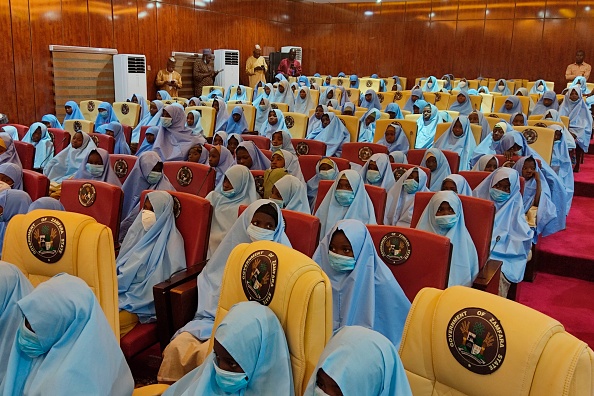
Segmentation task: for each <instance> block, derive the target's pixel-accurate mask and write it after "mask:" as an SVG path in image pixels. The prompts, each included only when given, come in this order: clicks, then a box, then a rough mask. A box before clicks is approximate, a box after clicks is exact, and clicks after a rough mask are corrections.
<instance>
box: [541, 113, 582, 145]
mask: <svg viewBox="0 0 594 396" xmlns="http://www.w3.org/2000/svg"><path fill="white" fill-rule="evenodd" d="M541 120H548V121H555V122H558V123H560V124H562V125H559V126H561V128H562V132H563V138H564V139H565V143H566V144H567V148H568V149H569V150H573V149H575V148H576V146H577V145H576V141H575V137H574V136H573V135H572V134H571V133H570V132H569V130H568V129H567V128H566V127H565V124H564V123H563V120H562V119H561V116H560V115H559V112H558V111H557V110H553V109H551V110H547V111H546V112H545V113H544V114H543V116H542V118H541ZM554 126H555V125H554V124H553V125H550V126H549V128H553V127H554Z"/></svg>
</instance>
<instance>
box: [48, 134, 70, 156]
mask: <svg viewBox="0 0 594 396" xmlns="http://www.w3.org/2000/svg"><path fill="white" fill-rule="evenodd" d="M47 131H48V132H49V134H50V136H51V137H52V140H53V142H54V155H57V154H58V153H59V152H60V151H62V150H64V149H65V148H66V147H68V145H69V144H70V133H68V132H66V131H65V130H63V129H58V128H47Z"/></svg>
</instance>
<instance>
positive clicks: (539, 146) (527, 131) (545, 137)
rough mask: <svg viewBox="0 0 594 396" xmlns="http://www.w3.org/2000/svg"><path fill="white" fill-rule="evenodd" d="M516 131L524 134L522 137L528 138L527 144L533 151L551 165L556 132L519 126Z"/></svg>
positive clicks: (529, 126)
mask: <svg viewBox="0 0 594 396" xmlns="http://www.w3.org/2000/svg"><path fill="white" fill-rule="evenodd" d="M514 129H515V130H516V131H519V132H522V135H524V137H525V138H526V142H528V145H529V146H530V148H531V149H533V150H534V151H536V152H537V153H538V154H540V156H541V157H542V158H544V160H545V161H547V164H549V165H550V164H551V159H552V158H553V143H554V142H555V131H554V130H552V129H550V128H546V127H544V128H543V127H538V126H532V125H528V126H517V127H514Z"/></svg>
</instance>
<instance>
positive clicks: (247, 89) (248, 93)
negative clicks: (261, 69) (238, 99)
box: [229, 86, 254, 102]
mask: <svg viewBox="0 0 594 396" xmlns="http://www.w3.org/2000/svg"><path fill="white" fill-rule="evenodd" d="M242 89H243V90H245V93H246V98H248V99H247V100H246V102H251V98H252V97H253V96H254V88H252V87H246V86H243V87H242ZM236 92H237V86H233V87H231V91H229V98H231V97H232V96H233V95H235V93H236Z"/></svg>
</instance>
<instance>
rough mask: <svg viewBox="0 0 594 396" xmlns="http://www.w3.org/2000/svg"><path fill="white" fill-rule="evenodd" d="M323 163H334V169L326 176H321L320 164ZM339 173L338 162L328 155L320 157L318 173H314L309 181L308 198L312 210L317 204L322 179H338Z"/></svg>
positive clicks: (317, 165)
mask: <svg viewBox="0 0 594 396" xmlns="http://www.w3.org/2000/svg"><path fill="white" fill-rule="evenodd" d="M323 163H327V164H328V165H332V168H333V171H332V172H330V174H327V175H325V176H321V173H320V165H321V164H323ZM338 173H339V172H338V166H337V165H336V162H334V161H333V160H332V159H330V158H327V157H322V158H320V160H319V161H318V163H317V164H316V174H315V175H313V176H312V177H311V179H309V180H308V181H307V199H308V200H309V207H310V211H313V208H314V205H315V201H316V197H317V195H318V186H319V184H320V180H336V178H337V177H338Z"/></svg>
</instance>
